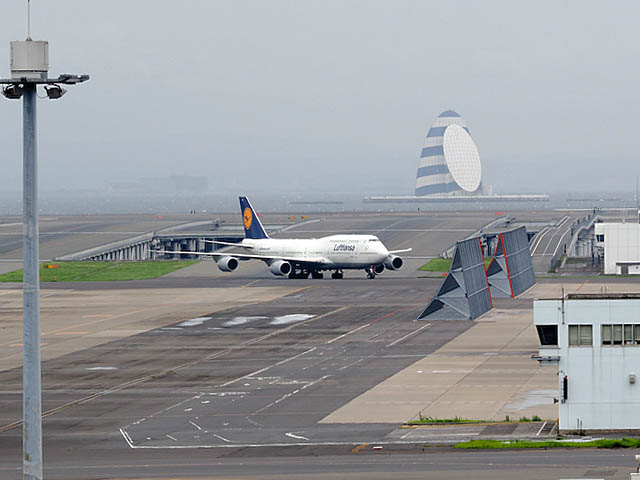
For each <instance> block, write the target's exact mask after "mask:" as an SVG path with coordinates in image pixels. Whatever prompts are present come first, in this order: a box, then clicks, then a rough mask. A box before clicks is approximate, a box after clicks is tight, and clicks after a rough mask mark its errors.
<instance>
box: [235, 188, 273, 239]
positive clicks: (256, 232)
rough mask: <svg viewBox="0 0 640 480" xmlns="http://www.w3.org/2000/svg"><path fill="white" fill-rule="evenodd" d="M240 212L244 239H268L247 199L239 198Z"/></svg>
mask: <svg viewBox="0 0 640 480" xmlns="http://www.w3.org/2000/svg"><path fill="white" fill-rule="evenodd" d="M240 211H241V212H242V223H243V225H244V236H245V238H253V239H259V238H269V235H267V232H265V230H264V227H263V226H262V222H261V221H260V218H259V217H258V215H256V212H255V210H254V209H253V207H252V206H251V203H249V199H248V198H247V197H240Z"/></svg>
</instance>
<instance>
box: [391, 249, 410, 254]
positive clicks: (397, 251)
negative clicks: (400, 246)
mask: <svg viewBox="0 0 640 480" xmlns="http://www.w3.org/2000/svg"><path fill="white" fill-rule="evenodd" d="M411 250H413V249H412V248H405V249H404V250H389V253H392V254H396V253H405V252H410V251H411Z"/></svg>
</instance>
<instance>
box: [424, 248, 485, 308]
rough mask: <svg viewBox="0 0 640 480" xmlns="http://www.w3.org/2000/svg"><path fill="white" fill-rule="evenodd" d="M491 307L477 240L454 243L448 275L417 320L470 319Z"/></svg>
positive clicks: (482, 258)
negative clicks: (454, 247)
mask: <svg viewBox="0 0 640 480" xmlns="http://www.w3.org/2000/svg"><path fill="white" fill-rule="evenodd" d="M491 308H493V301H492V300H491V292H490V290H489V283H488V280H487V274H486V271H485V268H484V256H483V254H482V246H481V243H480V238H478V237H474V238H470V239H468V240H463V241H461V242H457V243H456V249H455V253H454V254H453V261H452V262H451V268H450V269H449V273H448V274H447V276H446V277H445V279H444V281H443V282H442V285H441V286H440V289H439V290H438V293H437V294H436V296H435V297H434V298H433V300H431V302H429V304H428V305H427V306H426V308H425V309H424V310H423V311H422V313H421V314H420V315H419V316H418V319H419V320H420V319H424V318H429V319H434V320H474V319H476V318H478V317H479V316H480V315H482V314H483V313H486V312H488V311H489V310H491Z"/></svg>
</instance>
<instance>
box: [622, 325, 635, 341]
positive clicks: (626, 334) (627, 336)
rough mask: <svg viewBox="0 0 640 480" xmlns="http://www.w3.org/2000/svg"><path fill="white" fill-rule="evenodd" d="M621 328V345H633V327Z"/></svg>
mask: <svg viewBox="0 0 640 480" xmlns="http://www.w3.org/2000/svg"><path fill="white" fill-rule="evenodd" d="M623 328H624V330H623V339H622V340H623V343H624V344H625V345H633V325H625V326H624V327H623Z"/></svg>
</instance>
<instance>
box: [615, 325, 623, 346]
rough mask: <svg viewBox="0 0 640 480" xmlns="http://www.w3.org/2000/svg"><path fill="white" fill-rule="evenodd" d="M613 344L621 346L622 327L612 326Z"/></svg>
mask: <svg viewBox="0 0 640 480" xmlns="http://www.w3.org/2000/svg"><path fill="white" fill-rule="evenodd" d="M613 344H614V345H622V325H614V326H613Z"/></svg>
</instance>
